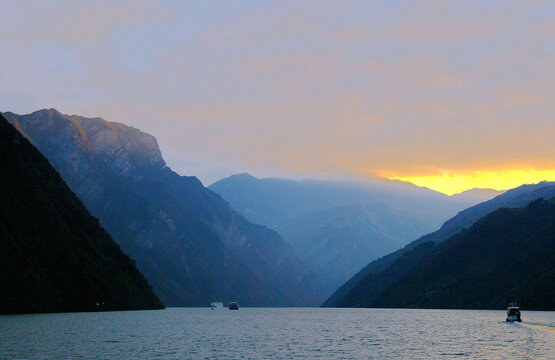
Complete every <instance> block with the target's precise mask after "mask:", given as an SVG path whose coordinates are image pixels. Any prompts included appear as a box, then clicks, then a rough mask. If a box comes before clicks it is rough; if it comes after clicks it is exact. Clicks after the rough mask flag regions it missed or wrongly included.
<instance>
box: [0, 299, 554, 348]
mask: <svg viewBox="0 0 555 360" xmlns="http://www.w3.org/2000/svg"><path fill="white" fill-rule="evenodd" d="M522 317H523V320H524V321H523V322H522V323H520V324H519V323H512V324H511V323H506V322H505V312H504V311H474V310H408V309H329V308H324V309H319V308H241V309H240V310H239V311H229V310H227V309H218V310H210V308H169V309H166V310H158V311H125V312H103V313H66V314H36V315H13V316H12V315H10V316H0V359H139V358H140V359H205V358H206V359H212V358H225V359H283V358H299V359H305V358H308V359H317V358H323V359H352V358H370V359H372V358H375V359H399V358H410V359H429V358H457V359H467V358H472V359H474V358H476V359H485V358H487V359H555V312H539V311H538V312H533V311H523V314H522Z"/></svg>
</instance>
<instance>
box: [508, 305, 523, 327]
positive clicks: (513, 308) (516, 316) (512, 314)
mask: <svg viewBox="0 0 555 360" xmlns="http://www.w3.org/2000/svg"><path fill="white" fill-rule="evenodd" d="M515 321H518V322H521V321H522V320H520V306H518V304H517V302H516V301H513V302H511V303H510V304H509V307H507V322H515Z"/></svg>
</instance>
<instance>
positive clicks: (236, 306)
mask: <svg viewBox="0 0 555 360" xmlns="http://www.w3.org/2000/svg"><path fill="white" fill-rule="evenodd" d="M229 310H239V304H238V303H237V302H235V301H232V302H230V303H229Z"/></svg>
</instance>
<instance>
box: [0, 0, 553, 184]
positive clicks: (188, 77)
mask: <svg viewBox="0 0 555 360" xmlns="http://www.w3.org/2000/svg"><path fill="white" fill-rule="evenodd" d="M553 7H554V5H553V4H552V3H551V2H533V3H523V2H519V1H488V2H473V3H468V2H449V3H446V2H436V1H424V2H418V3H414V2H394V3H387V2H384V3H378V2H366V1H348V2H344V3H341V4H339V3H336V2H332V1H329V2H328V1H308V2H301V3H299V2H263V3H262V2H249V1H245V2H241V3H233V4H232V3H227V2H198V3H185V2H177V1H173V2H171V1H167V2H152V1H132V2H131V1H124V2H103V1H100V2H79V3H75V2H69V1H61V2H48V3H47V2H38V1H37V2H29V1H7V2H2V3H1V5H0V14H1V15H0V46H2V48H3V50H4V54H5V56H3V57H2V58H1V59H0V77H1V78H2V79H3V81H4V84H3V85H4V86H3V87H2V89H1V90H0V95H1V96H2V99H3V109H1V110H11V111H15V112H20V113H25V112H31V111H33V110H36V109H37V108H45V107H56V108H58V109H59V110H61V111H63V112H67V113H74V114H82V115H85V116H102V117H104V118H106V119H107V120H111V121H120V122H124V123H127V124H130V125H133V126H135V127H138V128H141V129H143V130H145V131H147V132H150V133H152V134H153V135H155V136H156V137H157V138H158V141H159V143H160V144H161V146H162V149H163V151H164V155H165V156H166V157H167V158H168V162H169V163H170V165H172V163H173V165H172V166H174V167H175V168H176V170H178V171H179V172H180V173H183V174H196V175H199V176H200V177H201V179H204V180H205V181H206V182H211V181H213V180H216V178H217V177H218V176H225V175H228V174H229V171H232V170H231V169H243V170H246V171H254V172H258V174H259V175H264V174H271V173H294V174H296V175H314V174H316V175H318V174H324V173H325V174H328V175H329V176H343V177H345V176H354V177H366V176H370V175H371V174H382V173H385V172H389V173H391V174H397V175H411V174H419V173H420V171H421V170H423V169H424V170H425V171H429V172H430V173H435V172H437V169H449V170H450V171H458V170H461V171H462V170H464V169H466V170H468V171H473V169H484V168H487V167H492V168H496V169H497V168H499V166H501V167H503V168H508V169H513V168H514V166H517V165H518V166H523V167H529V168H532V167H534V168H537V169H545V167H546V166H547V164H552V163H551V162H550V159H551V158H554V156H555V145H553V142H552V140H551V139H552V137H553V134H555V127H554V125H553V115H554V112H555V111H554V108H553V104H555V101H554V100H555V99H553V94H555V86H554V85H553V84H555V81H554V80H555V79H554V77H555V76H554V72H553V59H554V56H555V54H554V52H553V46H552V45H550V44H551V43H552V31H551V29H552V27H553V21H552V19H550V17H549V16H547V14H552V13H553V11H554V9H553ZM181 157H182V158H183V159H185V160H183V161H180V159H181ZM202 164H206V165H205V168H204V170H203V166H202ZM211 164H212V165H211ZM211 166H212V167H211ZM549 166H551V165H549ZM215 169H216V170H215ZM217 174H219V175H217Z"/></svg>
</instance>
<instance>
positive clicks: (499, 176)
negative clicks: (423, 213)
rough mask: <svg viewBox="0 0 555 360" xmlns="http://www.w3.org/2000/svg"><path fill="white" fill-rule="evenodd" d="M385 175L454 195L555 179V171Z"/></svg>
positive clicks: (486, 171)
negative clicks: (466, 191) (467, 191)
mask: <svg viewBox="0 0 555 360" xmlns="http://www.w3.org/2000/svg"><path fill="white" fill-rule="evenodd" d="M385 177H387V178H389V179H391V180H402V181H408V182H411V183H413V184H415V185H418V186H424V187H427V188H430V189H433V190H436V191H439V192H442V193H444V194H447V195H453V194H457V193H460V192H463V191H465V190H469V189H473V188H490V189H496V190H509V189H512V188H515V187H517V186H520V185H522V184H536V183H538V182H540V181H543V180H547V181H555V170H538V169H511V170H476V171H470V172H459V171H444V172H443V173H440V174H423V175H406V176H405V175H403V176H398V175H387V176H385Z"/></svg>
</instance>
